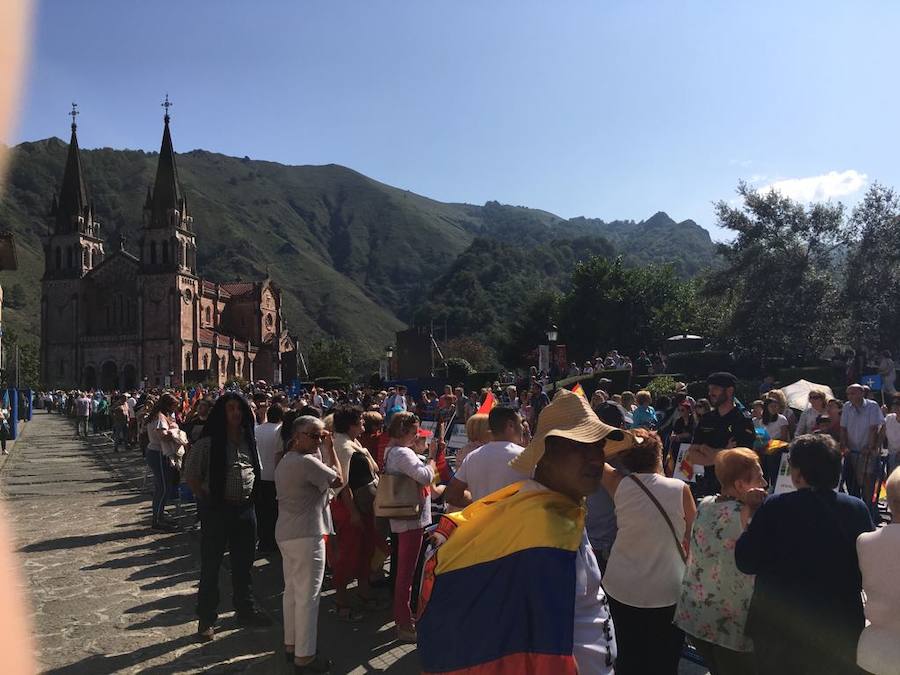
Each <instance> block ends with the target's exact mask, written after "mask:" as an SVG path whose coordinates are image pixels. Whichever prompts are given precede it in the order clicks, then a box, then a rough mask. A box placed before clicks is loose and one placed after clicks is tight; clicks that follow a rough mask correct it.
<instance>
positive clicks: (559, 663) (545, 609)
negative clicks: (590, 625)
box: [416, 483, 585, 675]
mask: <svg viewBox="0 0 900 675" xmlns="http://www.w3.org/2000/svg"><path fill="white" fill-rule="evenodd" d="M522 485H523V483H514V484H513V485H510V486H507V487H505V488H503V489H501V490H498V491H497V492H495V493H493V494H491V495H488V496H487V497H485V498H483V499H481V500H479V501H477V502H475V503H473V504H471V505H470V506H469V507H467V508H466V509H465V510H463V511H461V512H459V513H452V514H449V515H446V516H443V517H442V518H441V520H440V522H439V523H438V526H437V532H438V533H439V534H441V535H443V536H445V537H447V541H446V542H445V543H444V544H443V545H441V546H439V547H438V548H437V549H435V550H434V551H432V552H431V553H430V557H429V558H427V560H426V563H425V567H424V571H423V575H422V584H421V590H420V599H419V620H418V622H417V623H416V629H417V632H418V647H419V649H418V651H419V656H420V658H421V660H422V670H423V671H424V672H425V673H426V674H428V673H449V674H452V675H462V674H466V675H522V674H526V673H527V674H528V675H574V674H575V673H577V672H578V669H577V667H576V665H575V659H574V657H573V655H572V650H573V646H574V612H575V556H576V555H577V551H578V547H579V545H580V544H581V540H582V533H583V531H584V514H585V511H584V508H583V507H582V506H580V505H579V504H576V503H575V502H573V501H572V500H571V499H569V498H568V497H565V496H563V495H561V494H559V493H557V492H551V491H549V490H540V491H523V490H522V489H521V488H522Z"/></svg>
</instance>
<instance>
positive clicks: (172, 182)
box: [144, 94, 187, 227]
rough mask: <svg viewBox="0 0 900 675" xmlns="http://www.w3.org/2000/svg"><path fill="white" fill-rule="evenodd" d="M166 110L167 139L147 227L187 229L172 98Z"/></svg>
mask: <svg viewBox="0 0 900 675" xmlns="http://www.w3.org/2000/svg"><path fill="white" fill-rule="evenodd" d="M162 105H163V107H164V108H165V109H166V114H165V116H164V117H163V137H162V144H161V145H160V148H159V163H158V164H157V166H156V180H155V182H154V183H153V191H152V193H150V192H148V194H147V205H146V206H145V207H144V208H145V209H146V210H147V211H148V213H147V221H146V224H147V227H171V226H173V225H174V226H176V227H183V226H184V219H185V217H186V216H187V213H186V211H187V204H186V202H185V199H184V196H183V195H182V192H181V184H180V183H179V181H178V169H177V167H176V166H175V149H174V147H173V146H172V133H171V132H170V131H169V108H170V107H171V106H172V103H171V102H170V101H169V95H168V94H166V100H165V102H164V103H163V104H162Z"/></svg>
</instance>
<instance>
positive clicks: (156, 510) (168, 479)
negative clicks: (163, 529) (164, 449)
mask: <svg viewBox="0 0 900 675" xmlns="http://www.w3.org/2000/svg"><path fill="white" fill-rule="evenodd" d="M144 458H145V459H146V460H147V466H149V467H150V471H152V472H153V522H154V523H156V522H159V519H160V517H161V516H162V515H163V513H164V512H165V509H166V499H167V497H168V494H169V490H170V489H171V487H172V485H174V483H175V467H174V466H172V465H171V464H170V463H169V460H168V459H167V458H166V457H165V456H164V455H163V454H162V453H161V452H160V451H159V450H151V449H150V448H147V453H146V454H145V455H144Z"/></svg>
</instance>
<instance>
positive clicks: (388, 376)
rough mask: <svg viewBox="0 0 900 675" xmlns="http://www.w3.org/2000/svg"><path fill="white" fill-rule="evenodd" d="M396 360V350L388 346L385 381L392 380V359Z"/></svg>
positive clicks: (385, 355) (385, 356) (385, 352)
mask: <svg viewBox="0 0 900 675" xmlns="http://www.w3.org/2000/svg"><path fill="white" fill-rule="evenodd" d="M392 358H394V348H393V346H391V345H388V346H387V347H385V348H384V379H385V380H390V379H391V359H392Z"/></svg>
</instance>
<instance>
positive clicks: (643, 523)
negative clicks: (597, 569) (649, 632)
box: [603, 473, 687, 608]
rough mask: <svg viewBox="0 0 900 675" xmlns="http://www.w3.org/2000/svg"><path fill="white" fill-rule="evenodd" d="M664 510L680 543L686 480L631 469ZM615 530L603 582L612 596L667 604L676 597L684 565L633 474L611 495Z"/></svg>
mask: <svg viewBox="0 0 900 675" xmlns="http://www.w3.org/2000/svg"><path fill="white" fill-rule="evenodd" d="M634 476H635V478H637V479H638V480H639V481H641V482H642V483H643V484H644V485H645V486H646V487H647V489H648V490H650V492H651V493H652V494H653V496H654V497H656V499H657V500H658V501H659V503H660V504H661V505H662V507H663V509H665V511H666V514H667V515H668V516H669V520H671V521H672V525H673V526H674V527H675V533H676V534H677V535H678V540H679V542H681V541H682V540H683V539H684V531H685V528H686V527H687V524H686V523H685V520H684V483H683V482H681V481H680V480H678V479H677V478H666V477H665V476H660V475H658V474H655V473H653V474H647V473H639V474H634ZM613 501H615V504H616V522H617V524H618V527H619V531H618V533H617V534H616V541H615V543H614V544H613V547H612V552H611V553H610V555H609V563H608V564H607V566H606V576H605V577H604V579H603V587H604V588H605V589H606V592H607V593H609V595H610V597H612V598H615V599H616V600H618V601H619V602H621V603H622V604H625V605H631V606H632V607H645V608H650V607H668V606H669V605H674V604H675V603H677V602H678V598H679V596H680V594H681V581H682V579H683V578H684V571H685V565H684V561H683V560H682V559H681V555H680V554H679V553H678V548H677V547H676V545H675V543H676V542H675V539H674V537H672V531H671V530H670V529H669V525H668V524H667V523H666V519H665V518H663V516H662V514H661V513H660V512H659V510H658V509H657V508H656V506H655V505H654V504H653V502H652V501H651V500H650V498H649V497H648V496H647V495H646V494H644V491H643V490H641V488H640V487H638V486H637V485H635V484H634V481H633V480H632V479H631V478H623V479H622V482H621V483H619V487H618V488H617V489H616V494H615V495H613Z"/></svg>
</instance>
